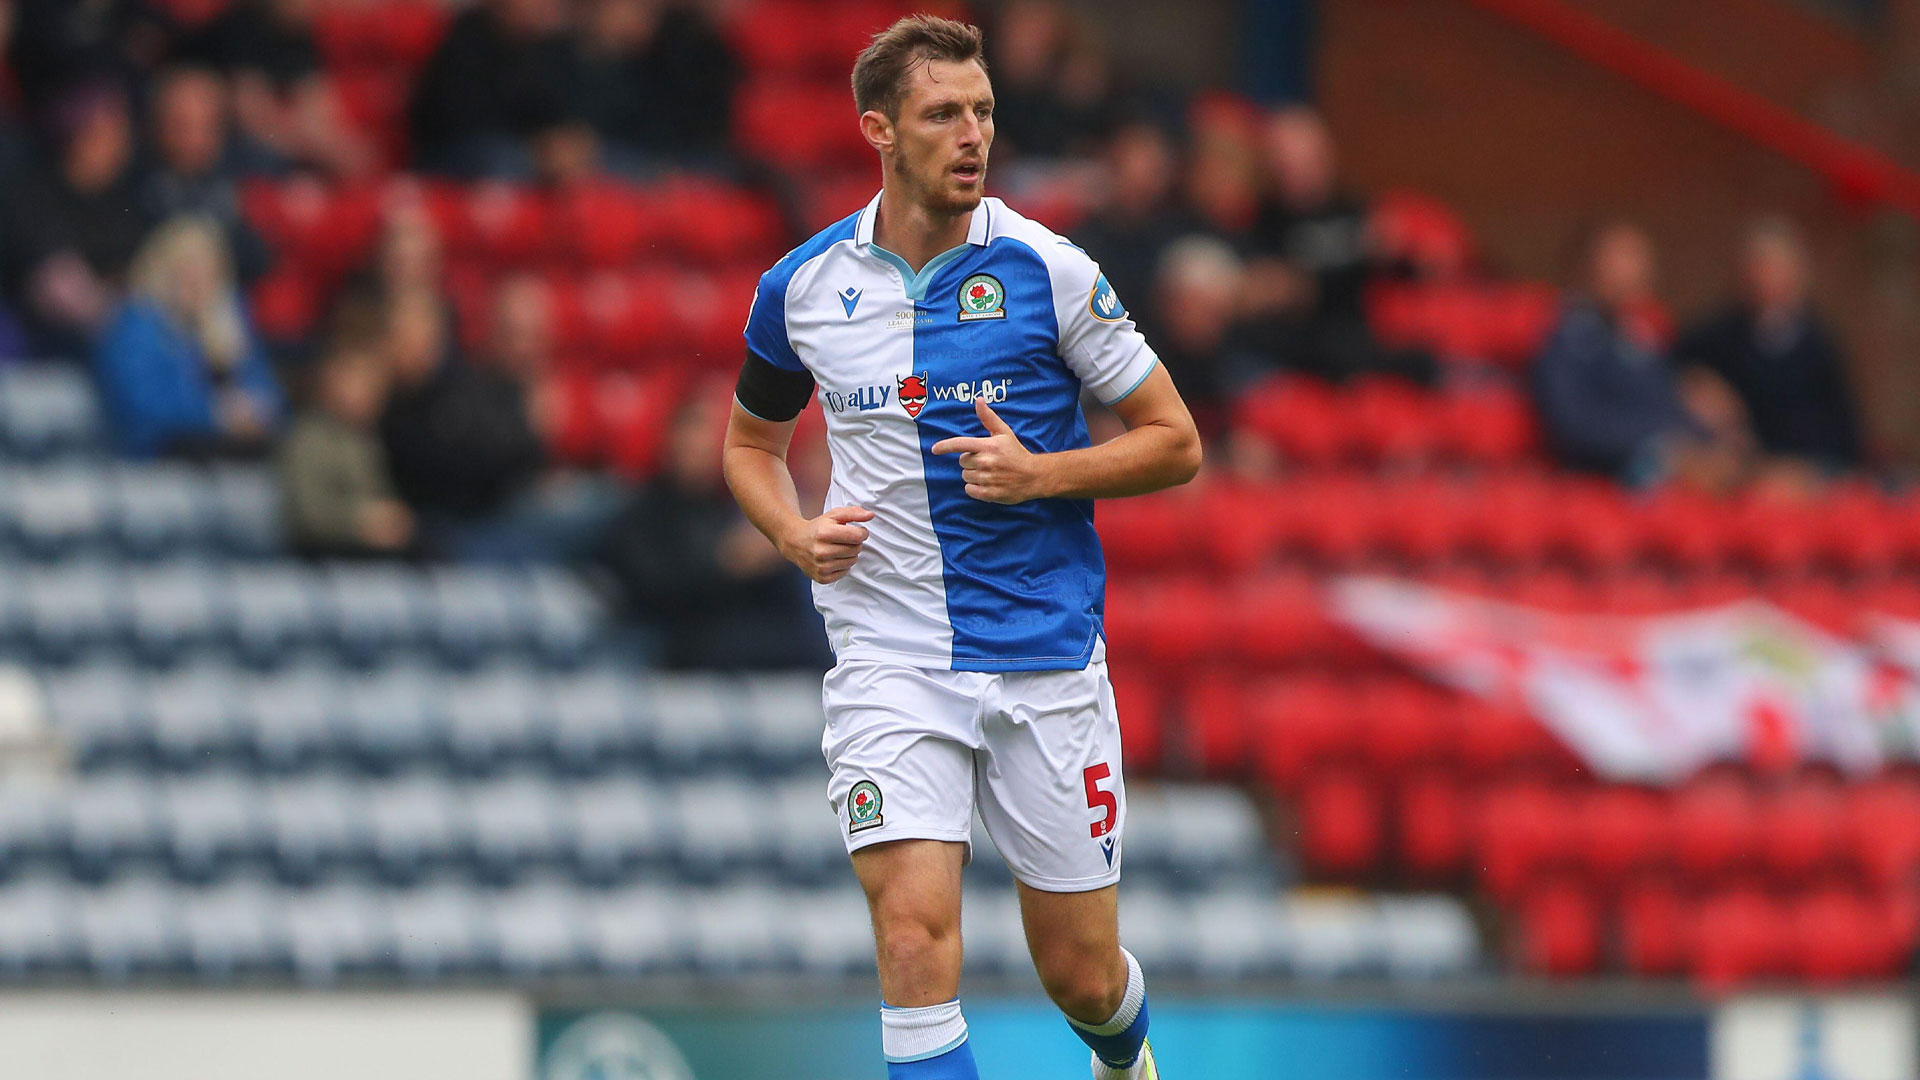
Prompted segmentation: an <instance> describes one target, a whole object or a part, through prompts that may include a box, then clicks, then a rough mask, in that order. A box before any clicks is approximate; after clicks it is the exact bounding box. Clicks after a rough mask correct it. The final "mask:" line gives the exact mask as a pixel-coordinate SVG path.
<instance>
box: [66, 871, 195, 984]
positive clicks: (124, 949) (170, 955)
mask: <svg viewBox="0 0 1920 1080" xmlns="http://www.w3.org/2000/svg"><path fill="white" fill-rule="evenodd" d="M76 900H77V904H76V905H75V906H76V909H77V911H78V913H79V923H80V939H81V948H82V950H83V951H84V954H85V956H86V961H87V966H88V967H89V969H90V970H91V971H92V973H93V974H94V976H95V977H96V978H101V979H107V980H111V981H121V980H124V979H127V978H129V977H132V976H135V975H151V974H169V973H174V972H178V971H179V970H181V969H182V968H183V967H184V966H185V960H186V941H185V934H184V928H183V927H182V926H181V921H180V898H179V896H178V895H177V894H176V893H175V892H174V891H173V889H172V888H171V887H169V886H168V885H167V884H165V883H164V882H163V881H161V880H159V879H157V878H153V877H148V876H145V875H129V876H126V877H122V878H118V879H116V880H115V881H113V882H112V883H111V884H108V885H105V886H103V887H101V888H98V889H85V890H81V891H79V893H78V894H77V896H76Z"/></svg>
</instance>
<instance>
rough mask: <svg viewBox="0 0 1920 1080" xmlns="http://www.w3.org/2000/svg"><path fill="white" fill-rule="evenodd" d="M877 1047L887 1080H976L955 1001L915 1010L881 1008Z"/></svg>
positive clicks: (884, 1006) (958, 1008) (963, 1023)
mask: <svg viewBox="0 0 1920 1080" xmlns="http://www.w3.org/2000/svg"><path fill="white" fill-rule="evenodd" d="M880 1043H881V1046H882V1048H883V1049H885V1051H886V1054H887V1080H980V1070H979V1069H978V1068H977V1067H976V1066H975V1065H974V1063H973V1047H971V1046H968V1045H967V1020H966V1018H965V1017H963V1016H961V1015H960V1002H959V1001H958V1000H954V1001H949V1002H947V1003H946V1004H944V1005H927V1006H923V1007H921V1008H917V1009H898V1008H895V1007H893V1006H892V1005H882V1006H881V1007H880Z"/></svg>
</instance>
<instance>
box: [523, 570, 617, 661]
mask: <svg viewBox="0 0 1920 1080" xmlns="http://www.w3.org/2000/svg"><path fill="white" fill-rule="evenodd" d="M525 596H526V600H525V601H524V603H525V604H526V610H525V612H524V614H523V616H522V617H523V618H524V619H526V620H527V621H526V623H525V626H526V629H527V633H528V637H529V641H530V643H531V644H532V646H533V648H534V651H535V652H536V653H538V654H539V656H540V657H541V658H542V659H544V660H545V661H546V662H548V663H549V664H552V665H554V666H557V667H576V666H578V665H579V664H581V663H583V662H584V661H585V660H586V659H587V658H588V656H589V655H590V654H591V653H592V652H593V647H594V644H595V643H596V642H597V641H599V640H600V639H601V638H602V636H603V633H604V631H603V626H604V624H605V622H606V617H605V612H604V611H603V609H602V605H601V603H600V602H599V600H597V599H596V598H595V597H594V596H593V594H592V593H590V592H588V591H587V588H586V586H584V585H582V584H581V583H580V579H579V578H578V577H575V576H574V575H573V574H572V573H569V572H568V571H565V570H559V569H555V568H552V567H535V568H533V569H531V570H529V571H527V576H526V581H525Z"/></svg>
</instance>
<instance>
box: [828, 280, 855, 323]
mask: <svg viewBox="0 0 1920 1080" xmlns="http://www.w3.org/2000/svg"><path fill="white" fill-rule="evenodd" d="M861 291H862V290H860V289H856V288H854V287H853V286H851V285H849V286H847V287H846V288H844V289H842V290H840V291H839V292H838V293H836V294H834V295H836V296H838V297H840V306H841V307H843V308H846V309H847V318H849V319H851V318H853V309H854V308H857V307H859V306H860V293H861Z"/></svg>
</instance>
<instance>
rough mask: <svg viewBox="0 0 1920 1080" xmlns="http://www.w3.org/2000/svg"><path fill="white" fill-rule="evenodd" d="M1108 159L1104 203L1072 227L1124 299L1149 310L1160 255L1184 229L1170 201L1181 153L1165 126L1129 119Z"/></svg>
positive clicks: (1110, 145)
mask: <svg viewBox="0 0 1920 1080" xmlns="http://www.w3.org/2000/svg"><path fill="white" fill-rule="evenodd" d="M1105 160H1106V168H1105V170H1104V172H1105V177H1106V189H1105V192H1104V194H1103V197H1102V198H1101V201H1100V206H1099V208H1098V209H1097V210H1095V211H1094V213H1093V216H1092V217H1091V218H1090V219H1089V220H1087V221H1086V222H1084V223H1082V224H1081V225H1080V227H1079V228H1078V229H1075V230H1074V238H1075V239H1076V240H1078V241H1079V242H1080V245H1081V246H1082V247H1084V248H1086V250H1087V254H1089V255H1091V256H1093V258H1094V261H1096V262H1098V263H1099V264H1100V270H1101V272H1102V273H1104V274H1106V275H1107V282H1108V284H1110V285H1112V286H1113V290H1114V292H1115V293H1117V294H1118V295H1119V297H1120V299H1121V300H1122V301H1123V302H1125V303H1127V304H1133V305H1139V306H1140V308H1141V309H1142V312H1143V313H1146V311H1147V310H1149V309H1151V308H1152V305H1153V281H1154V275H1155V273H1156V269H1157V267H1158V266H1159V263H1160V256H1161V254H1162V253H1164V252H1165V251H1166V249H1167V246H1168V245H1170V244H1172V243H1173V242H1174V241H1175V240H1176V239H1178V238H1179V236H1180V232H1181V229H1180V219H1179V216H1178V213H1177V211H1176V210H1175V208H1174V206H1173V204H1172V199H1173V189H1174V184H1175V181H1176V180H1177V179H1178V176H1179V171H1178V170H1179V158H1178V155H1177V154H1176V152H1175V150H1174V147H1173V143H1172V141H1171V140H1170V139H1168V137H1167V134H1166V132H1165V131H1163V130H1161V129H1160V128H1158V127H1156V126H1154V125H1152V124H1147V123H1131V124H1127V125H1126V126H1124V127H1122V128H1120V130H1118V131H1116V132H1115V133H1114V136H1113V139H1112V140H1111V141H1110V142H1109V143H1108V144H1107V149H1106V154H1105ZM1145 321H1146V322H1148V323H1149V324H1152V322H1153V320H1152V319H1151V318H1149V319H1147V320H1145Z"/></svg>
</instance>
